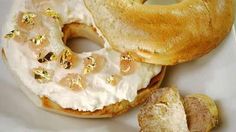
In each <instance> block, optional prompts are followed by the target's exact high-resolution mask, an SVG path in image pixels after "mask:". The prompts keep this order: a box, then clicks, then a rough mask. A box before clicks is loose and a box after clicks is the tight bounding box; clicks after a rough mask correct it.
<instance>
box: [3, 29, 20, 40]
mask: <svg viewBox="0 0 236 132" xmlns="http://www.w3.org/2000/svg"><path fill="white" fill-rule="evenodd" d="M16 36H20V31H19V30H12V31H11V32H10V33H8V34H6V35H5V36H4V38H6V39H11V38H15V37H16Z"/></svg>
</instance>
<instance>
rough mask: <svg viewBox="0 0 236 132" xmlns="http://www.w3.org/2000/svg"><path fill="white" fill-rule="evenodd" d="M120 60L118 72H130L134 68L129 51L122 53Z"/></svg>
mask: <svg viewBox="0 0 236 132" xmlns="http://www.w3.org/2000/svg"><path fill="white" fill-rule="evenodd" d="M120 59H121V61H120V72H121V73H122V74H123V75H127V74H131V73H132V72H134V70H135V62H134V59H133V56H132V54H131V53H130V52H127V53H123V54H122V55H121V58H120Z"/></svg>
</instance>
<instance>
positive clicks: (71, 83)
mask: <svg viewBox="0 0 236 132" xmlns="http://www.w3.org/2000/svg"><path fill="white" fill-rule="evenodd" d="M60 84H61V85H63V86H66V87H68V88H70V89H71V90H75V91H78V90H82V89H84V88H85V87H86V83H85V78H83V77H82V76H80V75H79V74H77V73H70V74H68V75H67V76H66V77H64V78H63V79H61V81H60Z"/></svg>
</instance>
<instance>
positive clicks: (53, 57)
mask: <svg viewBox="0 0 236 132" xmlns="http://www.w3.org/2000/svg"><path fill="white" fill-rule="evenodd" d="M56 58H57V57H56V54H55V53H53V52H49V53H47V54H46V55H45V56H44V57H42V53H40V54H39V59H38V62H39V63H45V62H48V61H53V60H56Z"/></svg>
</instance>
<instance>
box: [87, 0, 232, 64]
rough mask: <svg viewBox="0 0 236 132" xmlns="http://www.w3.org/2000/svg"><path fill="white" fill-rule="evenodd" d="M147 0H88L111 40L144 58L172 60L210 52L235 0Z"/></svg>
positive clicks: (224, 28) (156, 61) (158, 61)
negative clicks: (169, 1)
mask: <svg viewBox="0 0 236 132" xmlns="http://www.w3.org/2000/svg"><path fill="white" fill-rule="evenodd" d="M143 2H145V0H112V1H111V0H85V3H86V6H87V8H88V9H89V10H90V12H91V14H92V15H93V17H94V20H95V23H96V25H97V27H98V28H99V29H100V30H101V31H102V33H103V34H104V36H105V37H106V39H107V40H108V41H109V43H110V44H111V46H112V47H113V48H114V49H116V50H119V51H121V52H123V51H127V50H129V51H131V52H132V51H133V52H135V53H137V54H138V56H139V57H140V58H141V59H142V61H143V62H148V63H153V64H161V65H173V64H177V63H181V62H186V61H190V60H193V59H195V58H198V57H200V56H203V55H204V54H207V53H208V52H210V51H211V50H212V49H214V48H215V47H216V46H217V45H219V44H220V42H221V41H222V40H223V39H224V38H225V36H226V35H227V34H228V33H229V31H230V29H231V26H232V24H233V1H232V0H183V1H181V2H179V3H177V4H173V5H166V6H164V5H143V4H142V3H143Z"/></svg>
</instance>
